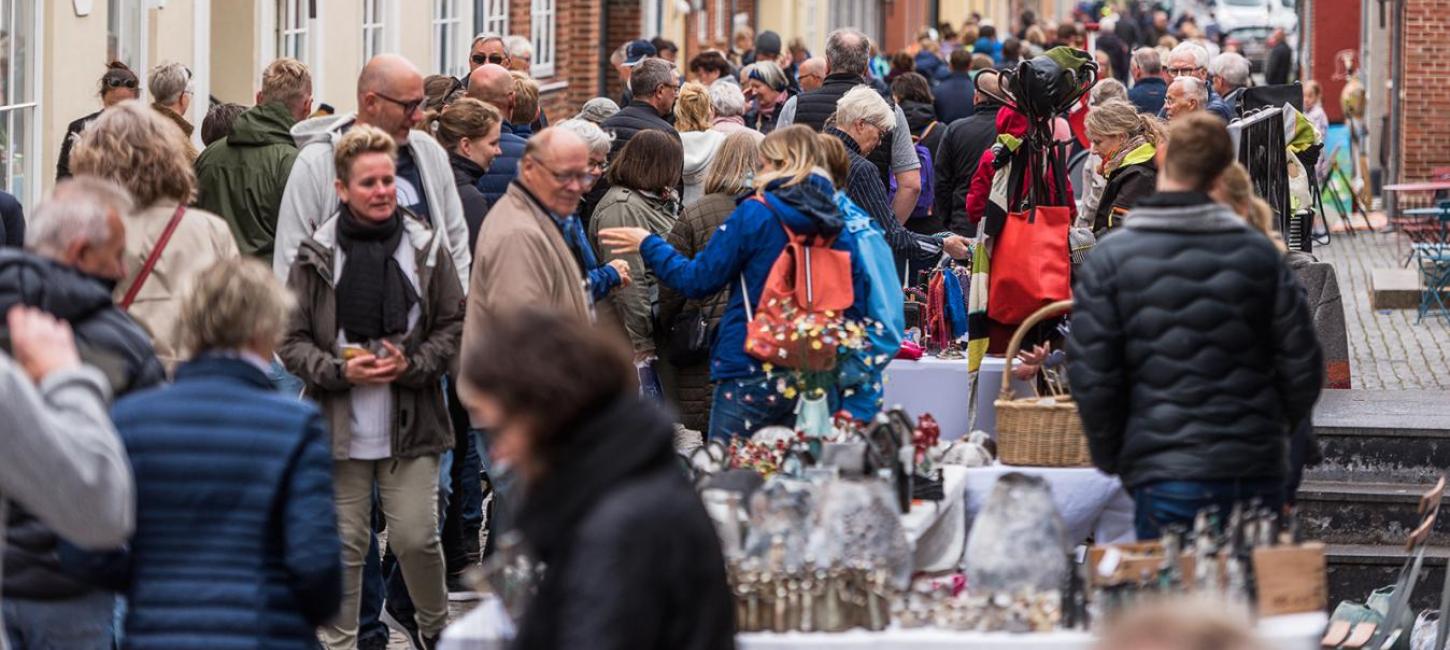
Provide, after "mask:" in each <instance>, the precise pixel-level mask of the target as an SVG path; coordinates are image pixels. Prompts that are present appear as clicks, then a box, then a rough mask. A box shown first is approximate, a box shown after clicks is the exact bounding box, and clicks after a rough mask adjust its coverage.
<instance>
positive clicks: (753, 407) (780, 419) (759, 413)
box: [709, 376, 796, 440]
mask: <svg viewBox="0 0 1450 650" xmlns="http://www.w3.org/2000/svg"><path fill="white" fill-rule="evenodd" d="M795 404H796V399H795V398H786V397H785V396H784V395H781V394H780V392H779V391H778V390H776V379H775V378H774V377H769V376H758V377H745V378H739V379H726V380H723V381H721V382H719V383H717V384H715V399H714V401H713V402H711V404H710V431H709V437H710V439H711V440H729V439H730V438H731V437H732V436H739V437H742V438H749V437H750V434H752V433H755V432H756V431H757V430H759V429H760V428H761V427H768V426H772V425H782V426H791V425H793V424H794V423H795Z"/></svg>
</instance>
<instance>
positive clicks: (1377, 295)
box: [1369, 258, 1450, 310]
mask: <svg viewBox="0 0 1450 650" xmlns="http://www.w3.org/2000/svg"><path fill="white" fill-rule="evenodd" d="M1401 259H1403V258H1401ZM1422 279H1423V278H1421V277H1420V271H1419V270H1418V269H1416V268H1415V265H1414V264H1413V263H1411V264H1410V267H1409V268H1393V269H1370V275H1369V306H1370V308H1371V309H1376V310H1378V309H1419V308H1420V294H1421V292H1422V291H1424V288H1425V283H1424V282H1423V281H1422ZM1444 295H1445V296H1446V297H1447V298H1450V293H1446V294H1444Z"/></svg>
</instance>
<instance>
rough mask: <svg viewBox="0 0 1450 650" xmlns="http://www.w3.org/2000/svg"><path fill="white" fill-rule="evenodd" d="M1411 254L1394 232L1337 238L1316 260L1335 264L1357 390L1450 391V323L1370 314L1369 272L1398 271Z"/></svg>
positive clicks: (1406, 312)
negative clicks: (1381, 270) (1405, 258)
mask: <svg viewBox="0 0 1450 650" xmlns="http://www.w3.org/2000/svg"><path fill="white" fill-rule="evenodd" d="M1406 251H1407V248H1406V245H1405V243H1404V241H1403V239H1401V238H1399V236H1398V235H1395V234H1394V233H1363V232H1362V233H1358V235H1355V236H1351V235H1347V234H1336V235H1334V238H1333V240H1332V241H1331V242H1330V244H1329V245H1328V246H1323V247H1320V246H1316V247H1315V249H1314V255H1315V256H1316V257H1318V258H1319V259H1320V260H1321V261H1325V262H1329V263H1331V264H1333V265H1334V267H1335V271H1336V273H1337V274H1338V276H1339V290H1340V293H1341V295H1342V297H1343V300H1344V318H1345V329H1346V331H1347V332H1348V335H1349V363H1350V372H1351V373H1352V378H1351V381H1352V382H1353V386H1354V388H1360V389H1368V390H1404V389H1415V388H1420V389H1450V324H1447V321H1446V319H1445V317H1444V316H1436V317H1433V318H1432V317H1431V316H1428V315H1427V316H1426V317H1425V320H1424V321H1423V322H1421V323H1419V324H1416V323H1415V317H1416V311H1415V310H1414V309H1401V310H1381V311H1378V312H1376V311H1374V310H1372V309H1370V306H1369V305H1370V303H1369V299H1370V272H1371V270H1372V269H1377V268H1399V267H1400V264H1401V263H1402V262H1403V261H1404V256H1405V253H1406Z"/></svg>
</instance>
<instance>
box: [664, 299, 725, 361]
mask: <svg viewBox="0 0 1450 650" xmlns="http://www.w3.org/2000/svg"><path fill="white" fill-rule="evenodd" d="M714 311H715V310H701V309H686V310H684V311H681V312H680V313H678V314H675V317H674V318H673V319H671V320H670V326H669V328H668V329H667V330H666V331H665V340H664V346H663V349H662V350H660V356H661V357H663V358H664V360H665V361H668V362H670V364H671V365H674V366H675V367H677V368H678V367H685V366H693V365H696V364H699V363H702V362H704V361H705V360H707V359H709V358H710V345H711V344H712V343H714V342H715V327H714V326H712V325H710V320H711V319H712V318H714Z"/></svg>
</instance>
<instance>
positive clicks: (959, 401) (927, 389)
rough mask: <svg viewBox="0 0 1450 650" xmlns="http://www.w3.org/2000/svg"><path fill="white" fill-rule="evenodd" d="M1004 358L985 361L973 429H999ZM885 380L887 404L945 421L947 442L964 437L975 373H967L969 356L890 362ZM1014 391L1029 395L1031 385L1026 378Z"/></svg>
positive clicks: (1015, 384) (970, 425)
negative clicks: (997, 406) (995, 405)
mask: <svg viewBox="0 0 1450 650" xmlns="http://www.w3.org/2000/svg"><path fill="white" fill-rule="evenodd" d="M1005 364H1006V360H1005V359H1003V358H1002V357H987V358H985V359H983V360H982V368H981V370H980V371H979V373H978V374H979V375H980V377H981V378H980V381H979V382H978V383H977V407H976V408H977V421H976V423H975V428H977V429H981V430H982V431H986V432H987V433H989V434H993V433H995V432H996V430H997V429H996V423H997V415H996V409H995V408H993V405H992V403H993V401H995V400H996V399H997V393H998V392H1000V391H1001V390H1002V368H1003V366H1004V365H1005ZM885 377H886V384H885V386H884V388H883V389H882V390H883V392H884V396H883V403H884V404H885V405H886V406H887V407H888V408H890V407H894V406H901V407H902V408H904V409H906V412H907V413H908V414H910V415H911V416H912V417H919V416H920V415H921V414H922V413H930V414H931V415H932V417H934V418H936V422H937V424H939V425H941V434H942V439H943V440H956V439H957V438H962V437H965V436H966V435H967V434H968V433H971V431H972V429H973V422H972V417H971V416H972V411H971V409H972V375H971V373H970V372H967V360H966V359H956V360H951V361H946V360H942V359H937V358H936V357H930V356H928V357H922V358H921V359H919V360H917V361H910V360H907V359H896V360H894V361H892V362H891V363H890V364H889V365H887V366H886V372H885ZM1012 385H1013V390H1016V391H1019V392H1020V393H1021V394H1023V395H1027V394H1030V392H1031V390H1032V387H1031V386H1029V385H1028V384H1027V383H1025V382H1021V381H1016V380H1014V381H1013V382H1012Z"/></svg>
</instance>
